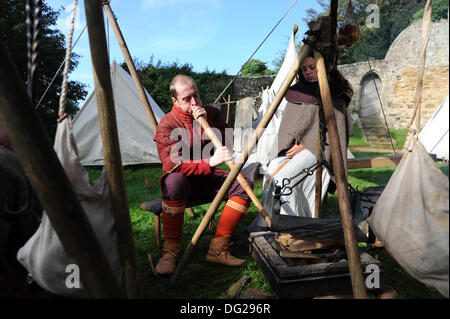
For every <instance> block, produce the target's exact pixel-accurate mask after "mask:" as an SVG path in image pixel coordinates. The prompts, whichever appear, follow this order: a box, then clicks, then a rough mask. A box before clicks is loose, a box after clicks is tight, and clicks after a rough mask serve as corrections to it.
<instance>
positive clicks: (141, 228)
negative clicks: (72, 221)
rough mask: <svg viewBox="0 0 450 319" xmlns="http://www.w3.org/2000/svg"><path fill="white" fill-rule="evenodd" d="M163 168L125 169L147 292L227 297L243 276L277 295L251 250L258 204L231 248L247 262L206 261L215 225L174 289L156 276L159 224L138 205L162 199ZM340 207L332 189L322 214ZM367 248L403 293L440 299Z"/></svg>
mask: <svg viewBox="0 0 450 319" xmlns="http://www.w3.org/2000/svg"><path fill="white" fill-rule="evenodd" d="M441 166H442V165H441ZM221 168H222V169H226V166H222V167H221ZM441 169H443V170H444V172H445V169H446V171H447V175H448V166H447V167H446V168H443V167H441ZM393 171H394V168H392V167H391V168H389V167H388V168H376V169H360V170H352V171H350V172H349V182H350V183H351V184H352V185H353V186H354V187H355V188H358V189H360V190H362V189H364V188H365V187H370V186H376V185H383V184H386V183H387V182H388V180H389V178H390V176H391V174H392V173H393ZM161 173H162V170H161V168H160V167H151V168H150V167H144V168H138V169H131V168H126V169H125V170H124V174H125V181H126V188H127V197H128V202H129V208H130V216H131V222H132V229H133V235H134V240H135V247H136V254H137V259H138V267H139V271H140V276H141V281H142V284H143V287H144V297H145V298H152V299H161V298H163V299H166V298H168V299H170V298H194V299H195V298H207V299H221V298H226V291H227V289H228V288H229V287H230V286H231V285H232V284H233V283H234V282H236V281H238V280H239V278H241V277H242V276H244V275H247V276H249V277H250V278H251V282H250V283H249V284H248V285H247V286H246V288H256V289H258V290H260V291H262V292H265V293H268V294H271V295H273V296H275V293H274V292H273V290H272V288H271V286H270V284H269V283H268V281H267V279H266V278H265V276H264V274H263V273H262V271H261V269H260V268H259V267H258V265H257V264H256V262H255V261H254V260H253V259H252V258H251V256H250V255H249V254H248V248H249V247H248V246H249V244H248V233H247V231H246V228H247V227H248V226H249V225H250V223H251V222H252V221H253V219H254V218H255V217H256V216H257V215H258V211H257V210H256V208H255V207H254V205H251V206H250V210H249V213H248V216H247V217H246V218H245V219H244V220H243V221H242V222H241V223H240V224H239V226H238V228H237V230H236V232H235V234H234V235H233V241H234V245H233V246H232V247H231V250H232V252H233V254H234V255H236V256H237V257H240V258H246V259H247V263H246V264H244V265H243V266H241V267H238V268H231V267H225V266H222V265H216V264H210V263H208V262H206V261H205V259H204V258H205V255H206V252H207V250H208V246H209V242H210V240H211V238H212V236H213V234H214V230H215V229H214V230H210V229H209V228H207V229H206V230H205V231H204V233H203V235H202V237H201V238H200V240H199V241H198V244H197V245H196V247H195V249H194V250H193V252H192V255H191V256H190V259H189V263H188V264H187V267H186V268H185V270H184V271H183V273H182V274H181V275H180V277H179V278H178V280H177V283H176V285H175V287H173V288H169V278H168V277H157V276H154V275H153V273H152V270H151V267H150V264H149V261H148V257H147V254H148V253H150V254H151V256H152V259H153V263H154V265H155V266H156V263H157V261H158V259H159V257H160V256H161V251H160V250H158V249H156V247H155V239H154V236H153V234H154V227H155V225H154V216H153V214H151V213H149V212H145V211H142V210H140V209H139V206H140V204H141V203H142V202H144V201H149V200H153V199H157V198H160V191H159V178H160V176H161ZM99 175H100V171H98V170H89V176H90V178H91V179H96V178H98V177H99ZM145 175H147V176H148V180H149V188H146V187H145V177H144V176H145ZM254 191H255V194H256V195H257V196H258V198H261V195H262V189H261V183H257V184H256V185H255V188H254ZM223 205H224V204H223V203H222V205H221V206H220V207H219V209H218V213H216V215H215V225H217V222H218V219H219V217H220V213H219V212H221V210H222V208H223ZM338 206H339V205H338V199H337V196H336V195H331V194H329V195H328V199H327V201H326V203H325V204H324V205H323V206H322V212H321V218H333V219H339V218H340V213H339V208H338ZM208 207H209V204H206V205H202V206H198V207H195V208H194V212H195V217H193V218H192V217H189V216H188V215H187V214H185V221H184V227H183V243H184V248H186V247H187V244H188V242H189V241H190V240H191V238H192V236H193V234H194V233H195V231H196V230H197V227H198V225H199V224H200V222H201V220H202V218H203V216H204V214H205V213H206V211H207V210H208ZM163 240H164V238H163ZM365 249H366V250H367V251H368V252H369V253H370V254H371V255H372V256H374V257H377V258H379V259H380V260H381V261H382V263H383V271H384V272H383V273H384V275H383V276H385V277H384V278H385V280H386V281H387V283H388V284H389V285H391V286H393V287H394V289H395V290H396V291H397V292H398V293H399V296H400V297H401V298H441V296H440V295H439V294H438V293H437V292H435V291H433V290H431V289H428V288H426V287H425V286H424V285H422V284H421V283H420V282H418V281H417V280H415V279H414V278H412V277H411V276H409V275H408V274H407V273H406V272H405V271H404V270H403V269H402V268H401V267H400V266H399V265H398V264H397V263H396V262H395V260H393V259H392V258H391V257H390V256H389V254H388V253H387V252H386V251H384V250H383V249H381V250H380V249H378V250H371V249H370V248H365Z"/></svg>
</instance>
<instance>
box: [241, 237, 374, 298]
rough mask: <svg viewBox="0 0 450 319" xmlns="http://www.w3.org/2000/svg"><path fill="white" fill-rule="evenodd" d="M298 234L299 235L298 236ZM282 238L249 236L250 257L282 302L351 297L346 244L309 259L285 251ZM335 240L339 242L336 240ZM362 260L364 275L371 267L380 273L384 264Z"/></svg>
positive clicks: (317, 252)
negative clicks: (340, 295)
mask: <svg viewBox="0 0 450 319" xmlns="http://www.w3.org/2000/svg"><path fill="white" fill-rule="evenodd" d="M299 232H300V231H297V232H296V233H297V235H296V236H298V233H299ZM319 233H320V232H319ZM282 235H283V234H281V233H278V232H271V231H267V232H256V233H250V237H249V243H250V253H251V255H252V257H253V259H254V260H255V261H256V263H257V264H258V265H259V267H260V268H261V269H262V271H263V273H264V275H265V276H266V278H267V280H268V281H269V283H270V285H271V286H272V288H273V289H274V291H275V292H276V294H277V296H278V297H279V298H283V299H285V298H312V297H318V296H326V295H337V294H351V293H352V286H351V279H350V271H349V266H348V262H347V259H346V258H347V255H346V253H345V247H344V245H343V244H342V245H334V246H332V247H331V245H329V247H328V248H324V249H315V250H313V251H304V252H303V253H305V254H306V256H303V255H302V254H303V253H301V252H298V251H296V252H290V251H286V250H284V249H285V247H283V245H282V244H280V242H282V241H281V240H280V236H282ZM306 235H307V236H309V237H311V236H313V235H314V234H312V233H311V230H309V231H308V232H307V234H306ZM314 237H317V236H314ZM320 237H321V238H324V237H323V236H319V238H320ZM333 239H337V240H339V238H336V236H335V237H334V238H333ZM308 254H309V256H308ZM281 255H283V256H293V257H295V258H292V257H283V256H281ZM311 256H313V257H311ZM301 257H306V258H301ZM360 257H361V265H362V269H363V272H364V270H365V269H366V267H367V266H368V265H377V266H378V267H379V269H380V273H381V263H380V262H379V261H378V260H376V259H375V258H373V257H371V256H370V255H368V254H367V253H364V252H362V251H361V254H360Z"/></svg>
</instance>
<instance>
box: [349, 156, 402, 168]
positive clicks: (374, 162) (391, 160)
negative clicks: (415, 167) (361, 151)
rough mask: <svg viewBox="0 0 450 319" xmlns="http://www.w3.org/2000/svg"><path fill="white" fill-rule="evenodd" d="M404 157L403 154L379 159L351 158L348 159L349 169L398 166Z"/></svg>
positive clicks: (379, 157)
mask: <svg viewBox="0 0 450 319" xmlns="http://www.w3.org/2000/svg"><path fill="white" fill-rule="evenodd" d="M402 156H403V155H402V154H397V155H386V156H377V157H361V158H349V159H347V169H361V168H375V167H385V166H397V165H398V163H399V162H400V160H401V159H402Z"/></svg>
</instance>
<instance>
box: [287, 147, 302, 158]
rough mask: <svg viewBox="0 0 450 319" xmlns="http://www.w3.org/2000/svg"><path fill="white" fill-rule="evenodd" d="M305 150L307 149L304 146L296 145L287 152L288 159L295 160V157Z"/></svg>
mask: <svg viewBox="0 0 450 319" xmlns="http://www.w3.org/2000/svg"><path fill="white" fill-rule="evenodd" d="M304 149H305V147H304V146H303V145H302V144H298V145H297V144H294V145H292V146H291V148H290V149H288V150H287V152H286V157H287V158H293V157H294V156H295V155H297V154H298V153H300V152H301V151H303V150H304Z"/></svg>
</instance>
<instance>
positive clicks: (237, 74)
mask: <svg viewBox="0 0 450 319" xmlns="http://www.w3.org/2000/svg"><path fill="white" fill-rule="evenodd" d="M297 1H298V0H295V1H294V2H293V3H292V4H291V6H290V7H289V9H288V10H287V11H286V12H285V14H284V15H283V16H282V17H281V19H280V20H279V21H278V22H277V24H276V25H275V26H274V27H273V28H272V30H271V31H270V32H269V34H268V35H267V36H266V37H265V38H264V40H263V41H262V42H261V43H260V45H259V46H258V47H257V48H256V50H255V51H253V53H252V55H251V56H250V57H249V58H248V60H247V61H246V62H245V63H244V64H243V65H242V67H241V69H240V70H239V71H238V73H236V75H235V76H234V77H233V79H232V80H231V81H230V83H228V85H227V86H226V87H225V89H223V91H222V93H220V94H219V96H218V97H217V99H216V100H215V101H214V103H213V104H216V103H217V101H219V99H220V98H221V97H222V95H223V94H224V93H225V91H226V90H227V89H228V87H229V86H230V85H231V83H233V82H234V80H236V78H237V77H238V76H239V74H240V73H241V72H242V69H243V68H244V66H245V65H246V64H247V63H248V62H249V61H250V60H251V59H252V58H253V56H254V55H255V54H256V52H257V51H258V50H259V48H260V47H261V46H262V45H263V44H264V42H266V40H267V39H268V38H269V36H270V35H271V34H272V32H273V31H275V29H276V28H277V27H278V25H279V24H280V23H281V21H283V19H284V18H285V17H286V16H287V14H288V13H289V11H291V9H292V8H293V7H294V5H295V4H296V3H297Z"/></svg>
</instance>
